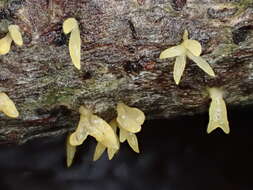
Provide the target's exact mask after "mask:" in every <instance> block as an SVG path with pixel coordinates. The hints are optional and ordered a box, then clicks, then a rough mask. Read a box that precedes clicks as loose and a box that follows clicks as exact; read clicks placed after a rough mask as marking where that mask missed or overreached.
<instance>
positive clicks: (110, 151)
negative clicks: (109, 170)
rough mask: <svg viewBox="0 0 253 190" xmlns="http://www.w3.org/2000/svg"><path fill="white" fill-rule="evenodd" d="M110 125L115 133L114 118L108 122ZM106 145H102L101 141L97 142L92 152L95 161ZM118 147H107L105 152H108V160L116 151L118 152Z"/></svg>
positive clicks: (115, 124)
mask: <svg viewBox="0 0 253 190" xmlns="http://www.w3.org/2000/svg"><path fill="white" fill-rule="evenodd" d="M110 125H111V127H112V129H113V131H114V132H115V134H116V133H117V123H116V121H115V120H112V121H111V122H110ZM106 148H107V147H106V146H104V145H103V144H102V143H99V142H98V143H97V146H96V149H95V153H94V156H93V161H96V160H98V159H99V158H100V157H101V156H102V154H103V153H104V151H105V149H106ZM118 150H119V148H118V149H115V148H107V154H108V157H109V160H111V159H112V158H113V156H114V155H115V153H116V152H118Z"/></svg>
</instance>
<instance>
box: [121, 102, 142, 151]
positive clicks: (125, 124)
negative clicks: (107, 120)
mask: <svg viewBox="0 0 253 190" xmlns="http://www.w3.org/2000/svg"><path fill="white" fill-rule="evenodd" d="M117 113H118V116H117V118H116V121H117V124H118V127H119V130H120V131H119V140H120V142H121V143H123V142H125V141H126V140H127V142H128V144H129V145H130V147H131V148H132V149H133V150H134V151H135V152H137V153H139V152H140V151H139V145H138V140H137V137H136V135H135V133H138V132H140V130H141V125H142V124H143V123H144V121H145V115H144V113H143V112H142V111H141V110H140V109H138V108H133V107H129V106H127V105H125V104H124V103H118V105H117Z"/></svg>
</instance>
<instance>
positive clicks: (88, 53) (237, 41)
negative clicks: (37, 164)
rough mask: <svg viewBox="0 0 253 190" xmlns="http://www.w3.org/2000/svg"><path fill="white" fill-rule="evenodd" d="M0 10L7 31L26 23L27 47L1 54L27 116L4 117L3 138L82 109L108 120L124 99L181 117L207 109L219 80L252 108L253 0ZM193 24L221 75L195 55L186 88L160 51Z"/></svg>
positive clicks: (41, 0)
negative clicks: (67, 26) (69, 24)
mask: <svg viewBox="0 0 253 190" xmlns="http://www.w3.org/2000/svg"><path fill="white" fill-rule="evenodd" d="M0 9H1V10H0V19H1V20H0V34H1V37H2V36H4V35H5V34H6V32H7V26H8V24H17V25H19V27H20V28H21V31H22V35H23V39H24V43H25V44H24V45H23V46H22V47H17V46H15V45H12V47H11V52H9V53H8V54H7V55H2V56H0V91H2V92H5V93H7V94H8V95H9V97H10V98H11V99H12V100H13V101H14V102H15V104H16V106H17V109H18V110H19V112H20V117H19V118H18V119H9V118H7V117H6V116H4V115H3V114H1V116H0V142H1V143H18V144H20V143H24V142H26V141H27V140H30V139H32V138H35V137H42V136H54V135H60V134H63V133H66V132H67V131H71V130H73V129H74V128H75V127H76V125H77V123H78V119H79V117H78V116H79V113H78V108H79V106H81V105H84V106H86V107H88V108H89V109H91V110H92V111H93V112H94V113H96V114H98V115H99V116H101V117H102V118H104V119H106V120H107V121H109V120H111V119H112V118H114V117H115V116H116V112H115V106H116V104H117V102H119V101H122V102H124V103H126V104H127V105H130V106H134V107H138V108H139V109H141V110H143V111H144V112H145V114H146V116H147V119H157V118H172V117H176V116H180V115H193V114H197V113H201V112H206V111H207V110H208V107H209V97H208V94H207V91H206V88H207V87H214V86H215V87H219V88H222V89H223V90H224V92H225V101H226V102H227V105H228V109H229V108H230V107H231V106H234V105H235V106H236V105H247V104H252V100H253V93H252V92H253V2H252V0H233V1H231V0H215V1H209V0H25V1H21V0H10V1H0ZM69 17H74V18H76V19H77V20H78V22H79V27H80V32H81V39H82V48H81V65H82V68H81V71H78V70H77V69H76V68H75V67H74V66H73V64H72V63H71V59H70V56H69V51H68V38H69V36H65V35H64V34H63V31H62V23H63V21H64V20H65V19H66V18H69ZM185 29H187V30H188V31H189V35H190V36H189V37H190V38H191V39H195V40H198V41H199V42H200V43H201V45H202V48H203V53H202V57H203V58H204V59H206V60H207V61H208V62H209V63H210V65H211V67H212V68H213V69H214V71H215V73H216V75H217V76H216V77H215V78H211V77H209V76H208V75H206V74H205V73H204V72H203V71H202V70H200V69H199V68H198V67H197V66H196V64H195V63H193V62H191V61H190V60H187V65H186V70H185V72H184V74H183V77H182V79H181V82H180V85H179V86H177V85H176V84H175V82H174V80H173V73H172V71H173V63H174V61H175V60H174V59H166V60H160V59H159V54H160V52H161V51H162V50H164V49H166V48H168V47H171V46H174V45H177V44H179V43H180V42H181V41H182V36H183V32H184V30H185ZM154 127H155V126H154Z"/></svg>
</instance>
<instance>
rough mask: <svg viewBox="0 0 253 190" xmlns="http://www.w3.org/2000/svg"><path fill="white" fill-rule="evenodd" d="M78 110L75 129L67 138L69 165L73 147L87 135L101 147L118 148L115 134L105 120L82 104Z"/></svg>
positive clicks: (79, 143) (80, 142)
mask: <svg viewBox="0 0 253 190" xmlns="http://www.w3.org/2000/svg"><path fill="white" fill-rule="evenodd" d="M79 112H80V114H81V115H80V121H79V124H78V126H77V129H76V130H75V132H73V133H72V134H71V135H70V137H69V138H68V140H67V148H68V149H67V164H68V163H69V165H71V161H72V158H71V157H72V156H73V154H74V153H73V152H74V149H75V147H76V146H78V145H81V144H82V143H83V142H84V140H85V139H86V138H87V136H88V135H90V136H92V137H94V138H95V139H96V140H97V141H98V144H99V145H101V147H103V146H104V147H106V148H112V149H116V150H118V149H119V142H118V139H117V136H116V134H115V132H114V130H113V129H112V127H111V126H110V125H109V124H108V123H107V122H106V121H104V120H103V119H102V118H100V117H98V116H96V115H94V114H92V112H91V111H90V110H88V109H87V108H85V107H83V106H81V107H80V108H79Z"/></svg>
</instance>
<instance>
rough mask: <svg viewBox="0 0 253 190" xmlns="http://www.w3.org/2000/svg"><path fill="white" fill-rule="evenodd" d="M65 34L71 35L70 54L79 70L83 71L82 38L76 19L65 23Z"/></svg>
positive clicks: (69, 19) (70, 19)
mask: <svg viewBox="0 0 253 190" xmlns="http://www.w3.org/2000/svg"><path fill="white" fill-rule="evenodd" d="M63 32H64V33H65V34H68V33H70V32H71V34H70V39H69V53H70V57H71V60H72V63H73V64H74V66H75V67H76V68H77V69H79V70H80V69H81V63H80V62H81V38H80V31H79V27H78V23H77V20H76V19H75V18H68V19H67V20H65V21H64V23H63Z"/></svg>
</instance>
